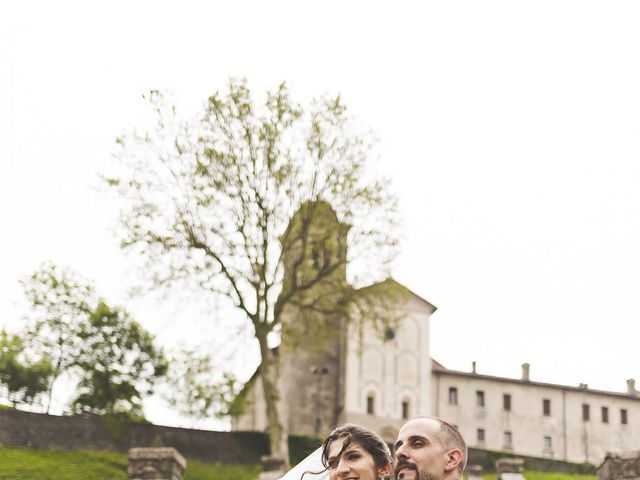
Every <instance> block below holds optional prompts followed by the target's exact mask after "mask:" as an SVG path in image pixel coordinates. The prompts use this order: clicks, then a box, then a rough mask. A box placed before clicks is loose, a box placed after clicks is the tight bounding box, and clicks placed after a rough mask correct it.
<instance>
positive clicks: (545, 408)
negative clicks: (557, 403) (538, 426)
mask: <svg viewBox="0 0 640 480" xmlns="http://www.w3.org/2000/svg"><path fill="white" fill-rule="evenodd" d="M542 414H543V415H544V416H545V417H549V416H551V400H549V399H548V398H545V399H544V400H542Z"/></svg>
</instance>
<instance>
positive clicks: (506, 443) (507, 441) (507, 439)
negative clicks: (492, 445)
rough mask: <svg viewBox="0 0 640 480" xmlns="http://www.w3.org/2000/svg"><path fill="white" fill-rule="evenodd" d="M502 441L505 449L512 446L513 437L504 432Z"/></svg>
mask: <svg viewBox="0 0 640 480" xmlns="http://www.w3.org/2000/svg"><path fill="white" fill-rule="evenodd" d="M502 439H503V442H504V446H505V447H506V448H511V447H512V446H513V435H511V432H504V435H503V437H502Z"/></svg>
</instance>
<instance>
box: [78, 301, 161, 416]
mask: <svg viewBox="0 0 640 480" xmlns="http://www.w3.org/2000/svg"><path fill="white" fill-rule="evenodd" d="M78 338H79V339H80V342H81V347H80V349H79V351H78V352H77V353H76V354H75V359H74V366H75V367H78V370H79V373H80V382H79V383H78V391H79V395H78V396H77V397H76V399H75V400H74V401H73V406H74V407H75V409H77V410H82V411H90V412H93V413H99V414H105V413H127V414H130V415H135V416H138V417H141V416H143V412H142V397H143V396H144V394H151V393H152V391H153V390H152V389H153V385H154V384H155V383H156V382H157V381H158V380H159V379H160V378H161V377H162V376H163V375H164V374H165V372H166V370H167V362H166V360H165V358H164V355H163V353H162V351H161V350H160V349H158V348H157V347H156V346H155V345H154V341H153V337H152V336H151V335H150V334H149V333H148V332H147V331H146V330H145V329H144V328H143V327H142V326H141V325H140V324H139V323H137V322H136V321H134V320H132V319H131V318H130V317H129V315H128V314H127V312H125V311H124V310H122V309H119V308H114V307H110V306H109V305H107V304H106V303H104V302H103V301H100V302H99V303H98V305H97V306H96V307H95V309H93V310H92V311H91V314H90V315H89V319H88V321H87V322H83V323H82V324H81V325H80V328H79V331H78Z"/></svg>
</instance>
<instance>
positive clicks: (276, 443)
mask: <svg viewBox="0 0 640 480" xmlns="http://www.w3.org/2000/svg"><path fill="white" fill-rule="evenodd" d="M258 340H259V342H260V352H261V354H262V363H261V365H260V377H261V378H262V388H263V390H264V400H265V404H266V413H267V433H268V434H269V441H270V443H271V455H272V456H274V457H279V458H282V459H283V460H284V461H285V465H286V466H287V467H288V466H289V445H288V432H287V429H286V428H285V427H284V426H283V424H282V421H281V419H280V411H279V408H278V407H279V402H280V392H279V391H278V372H279V370H280V368H279V363H278V355H277V353H274V352H273V351H272V350H271V349H270V348H269V347H268V345H267V339H266V337H265V338H264V339H263V338H259V339H258Z"/></svg>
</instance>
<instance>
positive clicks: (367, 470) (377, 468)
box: [281, 423, 391, 480]
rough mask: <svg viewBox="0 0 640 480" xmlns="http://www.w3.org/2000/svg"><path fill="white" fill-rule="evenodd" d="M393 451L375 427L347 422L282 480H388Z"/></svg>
mask: <svg viewBox="0 0 640 480" xmlns="http://www.w3.org/2000/svg"><path fill="white" fill-rule="evenodd" d="M390 473H391V452H390V451H389V447H388V446H387V444H386V443H384V441H383V440H382V438H380V436H379V435H378V434H377V433H375V432H374V431H372V430H369V429H367V428H364V427H361V426H360V425H354V424H351V423H347V424H344V425H341V426H339V427H337V428H336V429H335V430H333V431H332V432H331V433H330V434H329V436H328V437H327V438H325V440H324V442H322V446H321V447H320V448H318V449H317V450H316V451H315V452H313V453H312V454H311V455H309V456H308V457H307V458H305V459H304V460H303V461H302V462H300V463H299V464H298V465H296V466H295V467H294V468H292V469H291V470H290V471H289V472H287V474H286V475H285V476H284V477H282V478H281V480H337V479H339V478H358V479H359V480H386V479H387V478H389V474H390Z"/></svg>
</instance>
